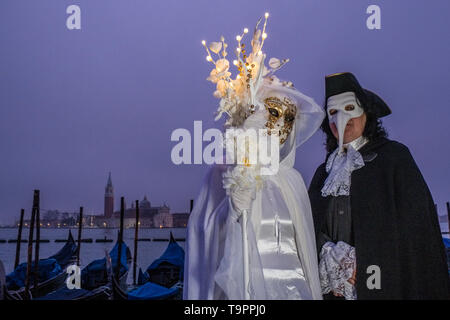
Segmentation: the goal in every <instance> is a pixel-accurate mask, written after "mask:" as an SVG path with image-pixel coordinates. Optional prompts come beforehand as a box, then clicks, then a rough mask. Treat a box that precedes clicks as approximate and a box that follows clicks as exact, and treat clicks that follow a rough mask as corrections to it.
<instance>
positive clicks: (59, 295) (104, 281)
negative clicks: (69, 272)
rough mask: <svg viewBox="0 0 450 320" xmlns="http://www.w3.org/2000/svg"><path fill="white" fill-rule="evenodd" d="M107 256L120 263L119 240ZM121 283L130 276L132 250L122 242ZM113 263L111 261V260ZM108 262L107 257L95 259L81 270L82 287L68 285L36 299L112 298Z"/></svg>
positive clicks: (77, 299)
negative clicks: (73, 287) (76, 287)
mask: <svg viewBox="0 0 450 320" xmlns="http://www.w3.org/2000/svg"><path fill="white" fill-rule="evenodd" d="M107 256H109V257H110V256H113V257H114V258H115V264H116V265H117V263H118V242H117V243H116V245H115V246H114V247H113V249H112V250H111V252H110V253H107ZM121 262H122V263H121V266H122V267H121V272H120V280H119V283H122V285H124V284H125V283H126V280H127V277H128V270H129V266H130V264H131V252H130V249H129V248H128V247H127V245H126V244H125V243H124V242H122V259H121ZM109 263H111V262H109ZM107 267H108V262H107V260H106V257H105V258H103V259H98V260H94V261H92V262H91V263H89V264H88V265H87V266H86V267H84V268H83V270H82V271H81V288H80V289H68V288H67V287H66V286H64V287H62V288H60V289H59V290H56V291H54V292H51V293H49V294H47V295H45V296H43V297H40V298H38V299H36V300H76V301H80V300H109V299H110V298H111V294H112V291H111V287H112V284H111V280H110V276H109V274H108V270H107Z"/></svg>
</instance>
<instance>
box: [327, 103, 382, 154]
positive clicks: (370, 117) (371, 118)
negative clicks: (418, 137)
mask: <svg viewBox="0 0 450 320" xmlns="http://www.w3.org/2000/svg"><path fill="white" fill-rule="evenodd" d="M325 110H326V106H325ZM364 113H365V114H366V117H367V120H366V126H365V127H364V131H363V136H364V137H366V138H368V139H369V140H370V141H373V140H375V139H378V138H384V137H387V136H388V133H387V131H386V129H385V128H384V127H383V124H382V122H381V120H380V119H379V118H377V117H376V115H375V114H374V113H372V112H370V111H366V110H364ZM325 114H326V117H325V119H324V120H323V122H322V125H321V126H320V128H321V129H322V131H323V132H324V133H325V135H326V140H325V144H324V145H325V149H326V150H327V158H328V156H329V155H330V153H331V152H333V151H334V150H335V149H336V148H337V147H338V142H337V139H336V138H335V137H334V135H333V132H331V128H330V125H329V121H328V114H327V113H325Z"/></svg>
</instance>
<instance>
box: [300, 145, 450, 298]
mask: <svg viewBox="0 0 450 320" xmlns="http://www.w3.org/2000/svg"><path fill="white" fill-rule="evenodd" d="M359 152H360V153H361V155H362V156H363V158H364V160H365V166H364V167H362V168H360V169H358V170H355V171H353V172H352V176H351V189H350V204H351V220H352V233H353V240H354V246H355V252H356V263H357V266H356V270H357V272H356V290H357V297H358V299H450V284H449V274H448V269H447V268H448V267H447V262H446V256H445V251H444V245H443V241H442V236H441V231H440V227H439V222H438V216H437V212H436V207H435V205H434V201H433V199H432V196H431V193H430V190H429V189H428V186H427V184H426V182H425V180H424V178H423V177H422V174H421V172H420V170H419V168H418V167H417V165H416V163H415V161H414V159H413V157H412V156H411V153H410V152H409V150H408V148H407V147H406V146H404V145H403V144H401V143H399V142H396V141H391V140H389V139H387V138H378V139H375V140H374V141H369V142H368V143H367V144H366V145H364V146H363V147H362V148H361V149H360V150H359ZM366 159H368V160H367V161H366ZM326 177H327V173H326V171H325V163H324V164H322V165H320V166H319V168H318V169H317V171H316V173H315V175H314V177H313V179H312V181H311V185H310V188H309V197H310V200H311V207H312V213H313V218H314V225H315V231H316V236H317V235H319V234H320V233H321V230H323V226H324V224H326V223H327V221H325V220H326V216H327V215H326V212H327V206H328V205H329V201H330V200H331V198H332V197H331V196H328V197H322V195H321V189H322V186H323V184H324V181H325V179H326ZM319 241H320V240H319V239H318V242H319ZM371 265H377V266H379V267H380V271H381V289H372V290H369V289H368V287H367V284H366V283H367V279H368V278H369V277H370V276H371V274H372V273H367V268H368V267H369V266H371Z"/></svg>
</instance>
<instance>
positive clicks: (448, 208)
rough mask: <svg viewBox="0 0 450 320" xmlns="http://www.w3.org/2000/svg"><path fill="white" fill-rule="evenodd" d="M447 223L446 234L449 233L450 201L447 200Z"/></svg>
mask: <svg viewBox="0 0 450 320" xmlns="http://www.w3.org/2000/svg"><path fill="white" fill-rule="evenodd" d="M447 223H448V234H449V235H450V202H448V201H447Z"/></svg>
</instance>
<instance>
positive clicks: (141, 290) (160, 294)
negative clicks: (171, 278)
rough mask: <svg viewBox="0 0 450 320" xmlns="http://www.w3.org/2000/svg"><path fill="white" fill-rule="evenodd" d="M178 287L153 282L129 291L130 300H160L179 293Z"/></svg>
mask: <svg viewBox="0 0 450 320" xmlns="http://www.w3.org/2000/svg"><path fill="white" fill-rule="evenodd" d="M178 290H179V289H178V288H166V287H163V286H160V285H158V284H156V283H153V282H147V283H145V284H144V285H142V286H140V287H138V288H136V289H134V290H132V291H130V292H128V300H158V299H165V298H168V297H171V296H173V295H175V294H177V293H178Z"/></svg>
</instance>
